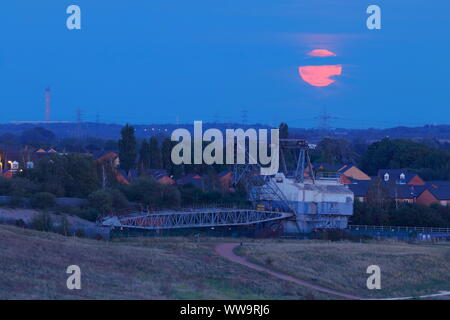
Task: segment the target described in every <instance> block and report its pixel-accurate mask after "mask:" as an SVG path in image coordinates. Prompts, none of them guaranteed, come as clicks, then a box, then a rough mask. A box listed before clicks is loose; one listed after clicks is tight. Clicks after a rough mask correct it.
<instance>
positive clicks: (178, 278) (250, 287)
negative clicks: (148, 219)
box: [0, 226, 330, 299]
mask: <svg viewBox="0 0 450 320" xmlns="http://www.w3.org/2000/svg"><path fill="white" fill-rule="evenodd" d="M217 240H219V239H216V241H217ZM213 246H214V243H213V242H210V241H208V242H200V243H197V242H195V241H194V239H183V238H167V239H163V238H160V239H154V238H146V239H131V240H126V241H123V242H122V241H121V242H103V241H96V240H87V239H78V238H66V237H63V236H60V235H57V234H54V233H42V232H37V231H31V230H23V229H18V228H15V227H10V226H0V299H272V298H273V299H305V298H308V297H311V296H312V294H313V293H312V292H311V291H310V290H308V289H304V288H302V287H299V286H297V285H294V284H290V283H286V282H282V281H279V280H277V279H273V278H270V277H267V276H266V275H265V274H259V273H255V272H254V271H252V270H249V269H247V268H245V267H242V266H240V265H236V264H234V263H232V262H229V261H227V260H225V259H223V258H221V257H219V256H217V255H215V254H214V253H213ZM72 264H76V265H78V266H80V268H81V273H82V289H81V290H68V289H67V287H66V279H67V277H68V275H67V274H66V273H65V271H66V268H67V267H68V266H69V265H72ZM314 297H317V298H325V299H326V298H330V297H328V296H326V295H324V294H316V293H314Z"/></svg>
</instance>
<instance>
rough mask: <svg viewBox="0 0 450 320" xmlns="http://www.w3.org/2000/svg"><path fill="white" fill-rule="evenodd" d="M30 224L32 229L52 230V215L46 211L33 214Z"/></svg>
mask: <svg viewBox="0 0 450 320" xmlns="http://www.w3.org/2000/svg"><path fill="white" fill-rule="evenodd" d="M31 226H32V227H33V229H36V230H39V231H47V232H48V231H52V230H53V221H52V217H51V216H50V214H49V213H48V212H42V213H39V214H37V215H34V216H33V218H32V219H31Z"/></svg>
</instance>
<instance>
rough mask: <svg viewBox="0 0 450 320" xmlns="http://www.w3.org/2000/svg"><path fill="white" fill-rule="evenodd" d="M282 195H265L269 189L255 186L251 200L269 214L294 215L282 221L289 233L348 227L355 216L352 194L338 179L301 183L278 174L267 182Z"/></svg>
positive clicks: (269, 193)
mask: <svg viewBox="0 0 450 320" xmlns="http://www.w3.org/2000/svg"><path fill="white" fill-rule="evenodd" d="M266 184H271V185H273V188H276V189H278V190H279V191H280V193H281V194H283V199H280V197H277V196H276V194H275V193H272V192H264V191H263V189H264V188H265V187H266V186H254V187H252V189H251V191H250V198H251V200H252V201H254V202H255V203H256V204H257V206H259V207H262V206H264V208H267V209H269V210H282V211H291V212H295V215H293V216H292V218H291V219H288V220H284V221H283V229H284V230H283V231H284V232H286V233H296V232H311V231H313V230H314V229H323V228H338V229H344V228H346V227H347V222H348V218H349V217H350V216H351V215H352V214H353V200H354V197H353V192H352V191H350V190H349V189H348V188H347V187H346V186H345V185H344V184H342V183H340V182H339V179H337V178H334V179H333V178H326V179H320V178H317V179H314V180H313V179H304V180H303V181H298V180H297V179H294V178H287V177H286V176H285V175H284V173H281V172H280V173H277V174H276V175H275V176H273V177H271V178H269V179H267V180H266Z"/></svg>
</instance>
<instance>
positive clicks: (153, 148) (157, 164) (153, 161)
mask: <svg viewBox="0 0 450 320" xmlns="http://www.w3.org/2000/svg"><path fill="white" fill-rule="evenodd" d="M161 162H162V159H161V150H160V149H159V143H158V139H156V137H151V138H150V168H152V169H160V168H162V164H161Z"/></svg>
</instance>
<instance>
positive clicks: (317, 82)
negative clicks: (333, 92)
mask: <svg viewBox="0 0 450 320" xmlns="http://www.w3.org/2000/svg"><path fill="white" fill-rule="evenodd" d="M298 70H299V73H300V76H301V77H302V79H303V80H304V81H305V82H307V83H309V84H310V85H312V86H314V87H326V86H329V85H330V84H332V83H333V82H335V80H334V79H331V77H333V76H339V75H341V74H342V65H340V64H338V65H324V66H303V67H299V68H298Z"/></svg>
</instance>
